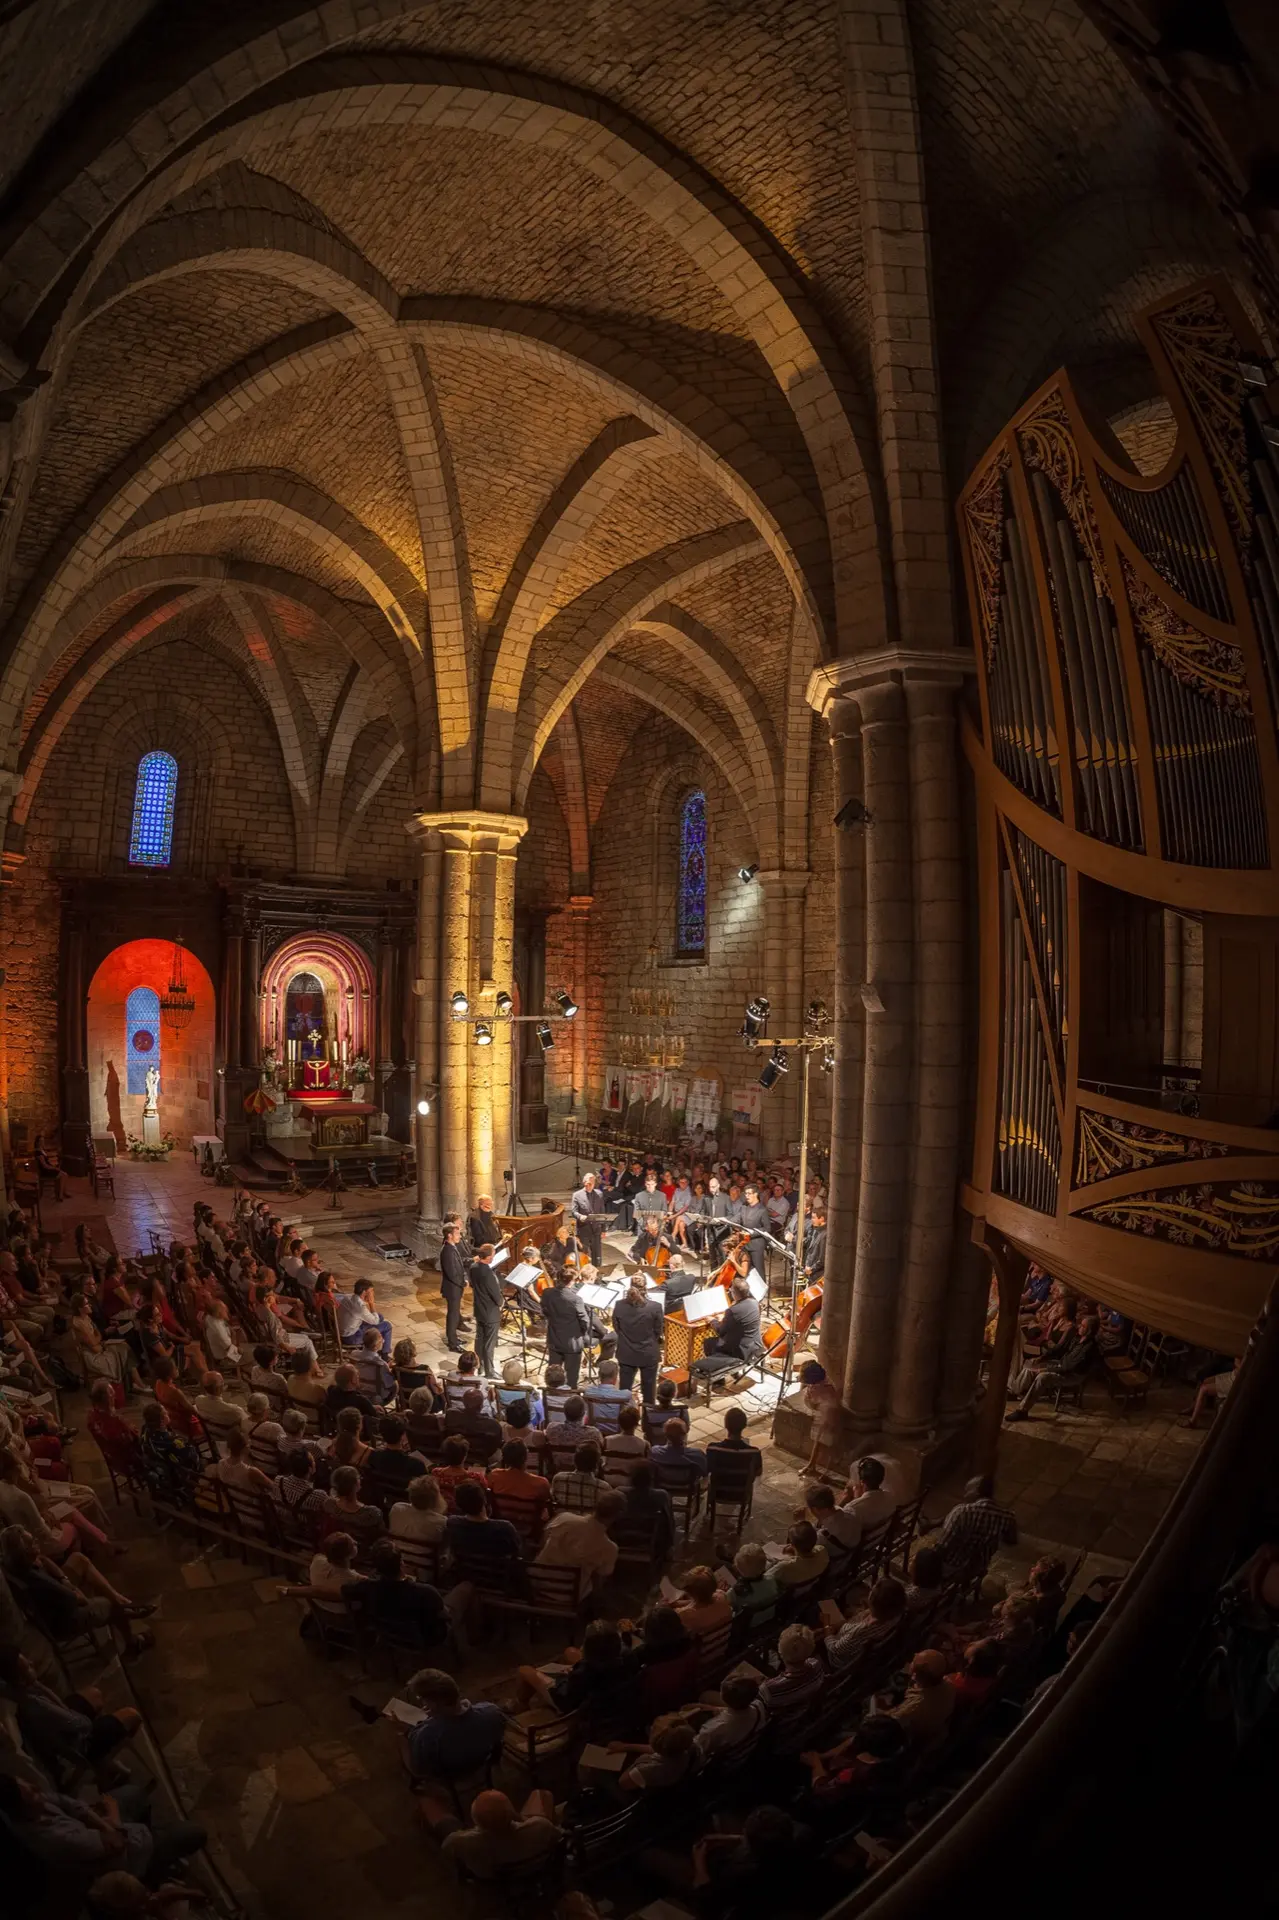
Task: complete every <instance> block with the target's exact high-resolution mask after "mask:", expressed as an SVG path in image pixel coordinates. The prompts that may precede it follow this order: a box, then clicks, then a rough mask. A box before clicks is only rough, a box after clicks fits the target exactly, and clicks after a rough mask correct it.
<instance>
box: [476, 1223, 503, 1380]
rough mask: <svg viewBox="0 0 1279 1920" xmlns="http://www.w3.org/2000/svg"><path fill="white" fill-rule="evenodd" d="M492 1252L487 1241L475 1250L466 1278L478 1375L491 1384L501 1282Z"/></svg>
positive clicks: (495, 1362)
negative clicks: (472, 1304)
mask: <svg viewBox="0 0 1279 1920" xmlns="http://www.w3.org/2000/svg"><path fill="white" fill-rule="evenodd" d="M495 1252H496V1248H495V1247H494V1246H493V1245H492V1243H491V1242H490V1241H487V1240H486V1241H485V1243H484V1245H483V1246H482V1247H478V1248H477V1249H476V1254H475V1258H474V1260H472V1262H471V1270H470V1273H469V1275H468V1278H469V1280H470V1282H471V1299H472V1300H473V1301H474V1302H475V1351H476V1353H477V1354H478V1355H479V1360H480V1372H481V1373H482V1374H484V1376H485V1377H486V1378H487V1379H489V1380H491V1379H493V1377H494V1375H495V1374H496V1372H497V1329H498V1326H499V1323H500V1322H501V1318H502V1282H501V1281H500V1280H499V1279H498V1277H497V1275H496V1273H495V1272H494V1271H493V1268H492V1266H491V1264H490V1263H491V1261H492V1259H493V1255H494V1253H495Z"/></svg>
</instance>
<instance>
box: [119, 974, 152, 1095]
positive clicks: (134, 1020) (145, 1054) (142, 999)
mask: <svg viewBox="0 0 1279 1920" xmlns="http://www.w3.org/2000/svg"><path fill="white" fill-rule="evenodd" d="M124 1057H125V1061H126V1063H127V1066H126V1086H125V1092H126V1093H145V1092H146V1090H147V1068H148V1067H154V1068H155V1070H156V1072H157V1073H158V1072H159V1070H160V996H159V994H158V993H157V992H156V991H155V989H154V987H134V988H133V990H132V992H131V993H130V995H129V997H128V999H127V1000H126V1001H125V1003H124Z"/></svg>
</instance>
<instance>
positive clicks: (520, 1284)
mask: <svg viewBox="0 0 1279 1920" xmlns="http://www.w3.org/2000/svg"><path fill="white" fill-rule="evenodd" d="M539 1272H540V1269H539V1268H538V1267H535V1266H533V1265H532V1264H531V1262H530V1261H528V1260H521V1261H519V1262H518V1264H517V1265H515V1266H513V1267H512V1268H511V1271H510V1272H509V1273H508V1274H506V1275H505V1277H504V1278H503V1281H502V1285H503V1286H504V1287H514V1288H515V1291H516V1298H517V1306H516V1311H517V1312H518V1314H519V1317H520V1367H521V1369H522V1372H523V1375H524V1378H525V1379H527V1378H528V1304H527V1303H528V1294H529V1289H530V1287H532V1285H533V1284H534V1282H535V1281H536V1279H537V1277H538V1274H539Z"/></svg>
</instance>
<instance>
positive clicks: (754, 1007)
mask: <svg viewBox="0 0 1279 1920" xmlns="http://www.w3.org/2000/svg"><path fill="white" fill-rule="evenodd" d="M767 1019H768V997H767V995H766V994H762V993H757V994H755V995H753V996H752V998H751V999H749V1000H748V1001H747V1002H746V1018H745V1019H744V1020H743V1022H742V1024H741V1028H740V1032H741V1036H742V1039H743V1040H745V1041H746V1043H747V1045H748V1046H749V1044H750V1042H751V1041H752V1040H757V1039H758V1038H759V1036H760V1034H761V1033H762V1032H763V1031H764V1023H765V1022H766V1021H767Z"/></svg>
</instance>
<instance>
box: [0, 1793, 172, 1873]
mask: <svg viewBox="0 0 1279 1920" xmlns="http://www.w3.org/2000/svg"><path fill="white" fill-rule="evenodd" d="M148 1795H149V1789H148V1788H147V1787H145V1786H140V1785H133V1784H130V1785H129V1786H125V1787H119V1788H117V1789H116V1791H115V1793H114V1794H105V1795H103V1797H102V1798H101V1799H100V1800H98V1801H97V1803H96V1804H95V1805H94V1806H92V1807H91V1806H88V1805H86V1803H85V1802H84V1801H83V1800H73V1799H71V1798H70V1796H69V1795H67V1794H63V1793H53V1792H46V1791H45V1790H44V1789H42V1788H40V1787H35V1786H32V1785H31V1783H30V1782H29V1781H27V1780H23V1779H18V1778H15V1777H14V1776H13V1775H11V1774H0V1814H2V1815H3V1816H4V1818H5V1820H6V1821H7V1823H8V1825H9V1828H10V1831H11V1832H12V1834H13V1837H14V1838H15V1840H16V1841H17V1843H18V1845H19V1846H20V1847H22V1848H24V1849H25V1850H26V1851H27V1852H28V1853H32V1854H34V1855H35V1857H36V1859H37V1860H40V1861H42V1862H43V1863H44V1865H45V1866H47V1867H49V1868H51V1869H52V1870H53V1871H54V1872H56V1873H65V1874H76V1873H83V1872H84V1871H85V1870H86V1869H92V1868H94V1867H96V1866H98V1865H99V1864H101V1865H106V1864H107V1863H110V1864H111V1865H113V1866H116V1867H119V1868H121V1869H123V1870H124V1871H126V1872H128V1873H132V1874H134V1875H136V1876H138V1877H139V1878H141V1879H143V1880H155V1881H162V1880H163V1879H164V1877H165V1874H166V1873H167V1872H168V1870H169V1868H170V1867H173V1866H175V1865H176V1864H177V1863H178V1861H180V1860H185V1859H186V1858H187V1856H188V1855H190V1854H192V1853H198V1852H199V1850H200V1848H201V1847H202V1846H203V1845H204V1841H205V1833H204V1828H203V1827H199V1826H196V1824H195V1823H194V1822H193V1821H180V1822H178V1823H177V1824H176V1825H174V1826H172V1827H168V1828H161V1829H158V1830H156V1829H153V1828H152V1827H151V1826H150V1825H149V1824H148V1822H149V1819H150V1805H149V1797H148Z"/></svg>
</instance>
